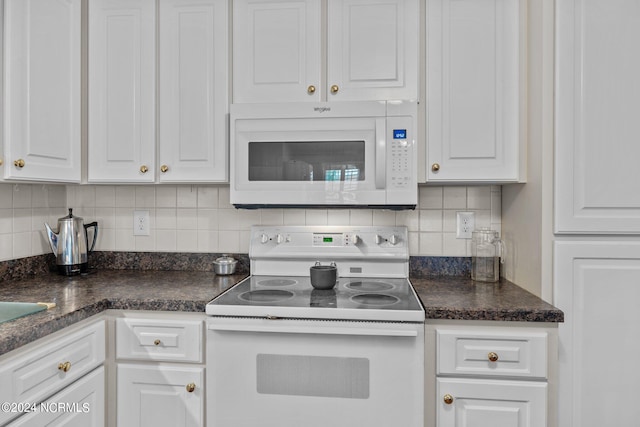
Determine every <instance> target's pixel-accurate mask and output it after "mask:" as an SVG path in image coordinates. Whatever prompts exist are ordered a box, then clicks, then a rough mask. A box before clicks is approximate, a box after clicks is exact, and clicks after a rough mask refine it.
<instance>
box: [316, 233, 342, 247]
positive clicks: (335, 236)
mask: <svg viewBox="0 0 640 427" xmlns="http://www.w3.org/2000/svg"><path fill="white" fill-rule="evenodd" d="M313 246H342V234H341V233H317V234H314V235H313Z"/></svg>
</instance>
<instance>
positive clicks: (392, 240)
mask: <svg viewBox="0 0 640 427" xmlns="http://www.w3.org/2000/svg"><path fill="white" fill-rule="evenodd" d="M399 241H400V238H399V237H398V236H396V235H395V234H392V235H391V237H389V243H391V244H392V245H397V244H398V242H399Z"/></svg>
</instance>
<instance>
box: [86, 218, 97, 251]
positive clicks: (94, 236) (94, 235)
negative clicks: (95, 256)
mask: <svg viewBox="0 0 640 427" xmlns="http://www.w3.org/2000/svg"><path fill="white" fill-rule="evenodd" d="M89 227H93V242H91V247H90V248H89V250H88V251H87V252H92V251H93V248H94V246H95V245H96V240H97V239H98V223H97V222H95V221H94V222H91V223H89V224H85V225H84V231H85V236H87V228H89ZM87 245H89V237H88V236H87Z"/></svg>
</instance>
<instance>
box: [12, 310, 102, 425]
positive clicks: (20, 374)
mask: <svg viewBox="0 0 640 427" xmlns="http://www.w3.org/2000/svg"><path fill="white" fill-rule="evenodd" d="M104 359H105V325H104V321H100V322H97V323H95V324H93V325H90V326H87V327H86V328H84V329H81V330H79V331H76V332H73V333H70V334H68V335H63V336H62V337H61V338H59V339H57V340H55V341H53V342H49V343H48V344H43V345H42V346H39V347H35V348H33V349H31V350H30V351H29V352H28V353H26V354H25V355H20V356H17V357H16V358H14V359H10V360H9V361H7V362H3V364H2V367H1V368H0V384H2V387H0V401H1V402H9V403H13V402H15V403H21V402H30V403H37V402H40V401H42V400H43V399H45V398H47V397H48V396H51V395H52V394H53V393H55V392H57V391H59V390H61V389H62V388H64V387H66V386H67V385H69V384H71V383H72V382H74V381H75V380H77V379H78V378H80V377H82V376H83V375H85V374H86V373H87V372H89V371H91V370H92V369H94V368H95V367H97V366H99V365H101V364H102V363H103V362H104ZM16 415H18V414H16V413H10V412H0V424H3V423H4V422H5V421H7V420H9V419H11V418H14V416H16Z"/></svg>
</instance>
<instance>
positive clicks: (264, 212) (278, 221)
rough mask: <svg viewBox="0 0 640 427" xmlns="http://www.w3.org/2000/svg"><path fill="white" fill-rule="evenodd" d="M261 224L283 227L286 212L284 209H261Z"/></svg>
mask: <svg viewBox="0 0 640 427" xmlns="http://www.w3.org/2000/svg"><path fill="white" fill-rule="evenodd" d="M257 212H260V224H262V225H282V224H284V212H283V210H282V209H259V210H257Z"/></svg>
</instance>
